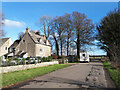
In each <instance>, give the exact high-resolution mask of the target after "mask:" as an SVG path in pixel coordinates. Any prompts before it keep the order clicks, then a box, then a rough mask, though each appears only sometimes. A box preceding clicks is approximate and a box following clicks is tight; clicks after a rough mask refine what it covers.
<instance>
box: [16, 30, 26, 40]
mask: <svg viewBox="0 0 120 90" xmlns="http://www.w3.org/2000/svg"><path fill="white" fill-rule="evenodd" d="M24 34H25V33H24V32H20V33H19V34H18V40H22V38H23V36H24Z"/></svg>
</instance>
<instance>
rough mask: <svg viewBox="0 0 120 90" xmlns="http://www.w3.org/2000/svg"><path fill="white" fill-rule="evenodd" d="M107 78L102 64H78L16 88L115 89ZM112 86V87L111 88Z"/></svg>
mask: <svg viewBox="0 0 120 90" xmlns="http://www.w3.org/2000/svg"><path fill="white" fill-rule="evenodd" d="M108 82H109V81H107V79H106V77H105V71H104V69H103V65H102V63H101V62H90V63H78V64H75V65H72V66H70V67H67V68H64V69H60V70H57V71H54V72H51V73H49V74H46V75H43V76H39V77H36V78H34V79H32V80H30V81H29V82H26V83H24V84H21V85H19V86H17V87H16V88H114V87H115V86H113V85H112V84H111V83H110V82H109V85H108ZM109 86H110V87H109Z"/></svg>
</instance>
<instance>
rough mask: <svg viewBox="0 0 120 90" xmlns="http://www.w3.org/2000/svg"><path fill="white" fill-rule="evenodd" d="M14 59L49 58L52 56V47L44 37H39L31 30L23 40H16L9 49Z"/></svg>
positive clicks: (28, 30) (27, 30) (27, 31)
mask: <svg viewBox="0 0 120 90" xmlns="http://www.w3.org/2000/svg"><path fill="white" fill-rule="evenodd" d="M10 53H12V54H11V55H13V56H14V57H24V58H26V57H48V56H51V45H50V43H49V41H48V40H47V38H46V37H45V36H44V35H38V34H36V33H35V32H33V31H30V29H29V28H26V32H25V34H24V36H23V38H22V39H21V40H20V41H19V40H16V41H15V42H14V43H13V45H11V46H10V48H9V53H8V54H10Z"/></svg>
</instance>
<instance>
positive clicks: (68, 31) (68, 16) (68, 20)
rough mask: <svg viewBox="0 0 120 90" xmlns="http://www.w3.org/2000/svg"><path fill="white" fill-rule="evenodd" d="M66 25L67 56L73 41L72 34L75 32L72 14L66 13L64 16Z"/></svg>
mask: <svg viewBox="0 0 120 90" xmlns="http://www.w3.org/2000/svg"><path fill="white" fill-rule="evenodd" d="M63 17H64V20H65V21H64V22H63V23H64V25H65V31H66V47H67V48H66V49H67V56H68V55H69V47H70V45H71V42H72V39H71V38H72V35H73V34H74V32H73V24H72V21H71V14H67V13H66V14H65V15H64V16H63Z"/></svg>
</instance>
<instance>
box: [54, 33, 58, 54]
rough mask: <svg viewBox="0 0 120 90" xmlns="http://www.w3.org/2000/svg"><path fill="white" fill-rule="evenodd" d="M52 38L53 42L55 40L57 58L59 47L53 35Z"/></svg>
mask: <svg viewBox="0 0 120 90" xmlns="http://www.w3.org/2000/svg"><path fill="white" fill-rule="evenodd" d="M53 37H54V40H55V46H56V51H57V55H58V56H59V45H58V41H57V39H56V37H55V35H53Z"/></svg>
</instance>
